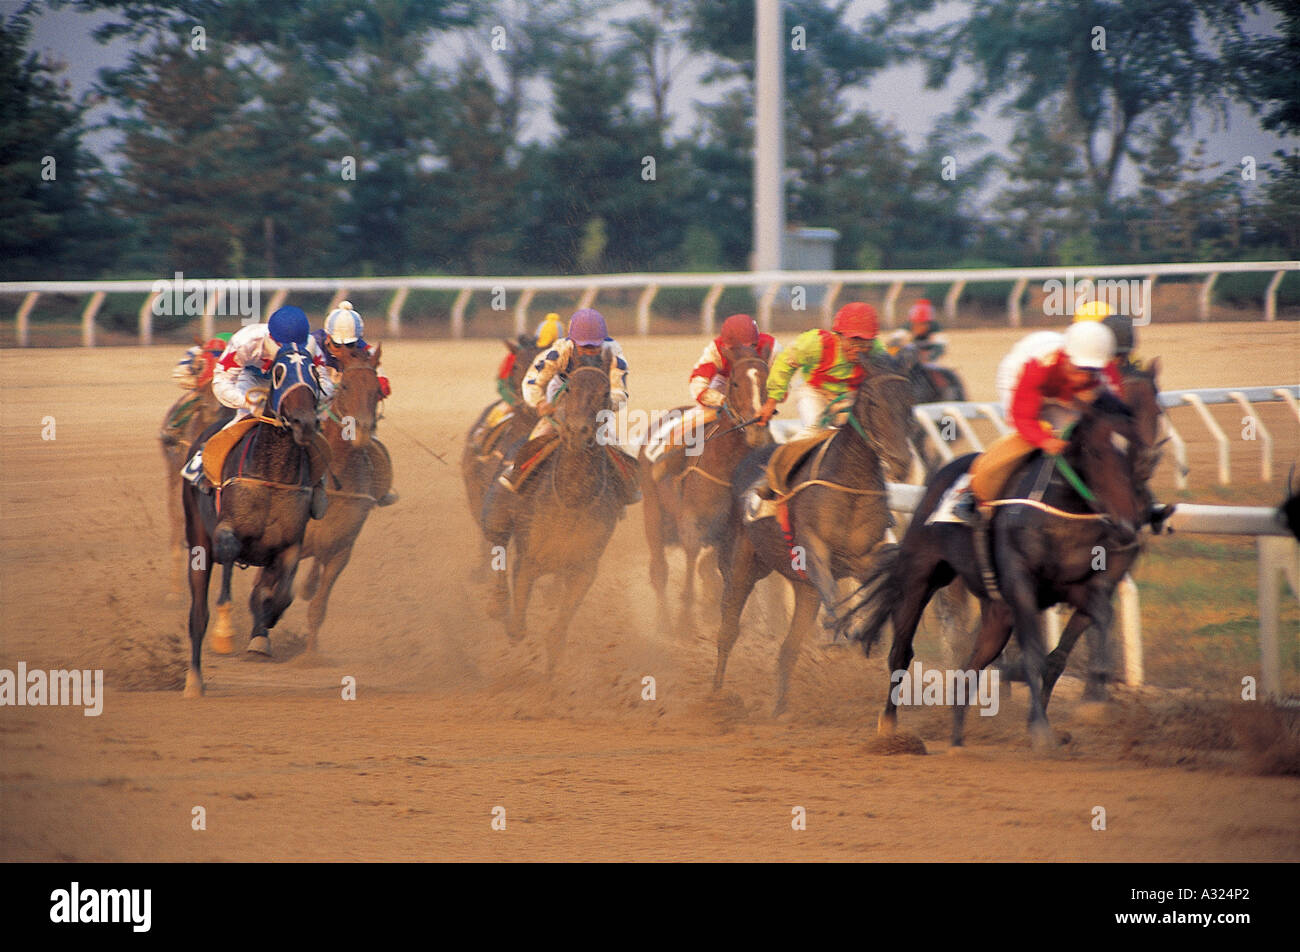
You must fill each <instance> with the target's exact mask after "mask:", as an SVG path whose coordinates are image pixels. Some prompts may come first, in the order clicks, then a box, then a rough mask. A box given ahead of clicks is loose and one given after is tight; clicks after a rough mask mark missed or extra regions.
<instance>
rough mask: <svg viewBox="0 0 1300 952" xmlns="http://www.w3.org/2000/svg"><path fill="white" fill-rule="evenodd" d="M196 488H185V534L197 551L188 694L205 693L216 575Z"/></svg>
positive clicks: (193, 560) (192, 587)
mask: <svg viewBox="0 0 1300 952" xmlns="http://www.w3.org/2000/svg"><path fill="white" fill-rule="evenodd" d="M194 492H195V490H192V489H188V488H187V489H185V490H184V491H183V507H184V514H185V537H186V541H187V542H188V543H189V545H190V552H191V553H193V554H192V556H191V558H190V561H189V587H190V624H189V634H190V666H189V670H188V671H186V672H185V695H184V696H185V697H187V698H195V697H202V696H203V674H202V672H201V670H200V660H201V658H202V654H203V633H204V632H205V631H207V628H208V583H209V581H210V580H211V578H212V541H211V539H209V538H208V533H207V530H206V529H205V528H204V526H203V517H202V516H201V515H200V514H199V506H198V502H197V501H196V500H194V499H193V498H192V497H191V494H192V493H194Z"/></svg>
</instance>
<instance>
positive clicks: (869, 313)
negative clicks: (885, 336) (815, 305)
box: [831, 301, 877, 340]
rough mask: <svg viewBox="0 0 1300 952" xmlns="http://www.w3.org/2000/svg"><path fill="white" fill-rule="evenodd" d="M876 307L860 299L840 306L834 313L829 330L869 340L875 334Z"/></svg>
mask: <svg viewBox="0 0 1300 952" xmlns="http://www.w3.org/2000/svg"><path fill="white" fill-rule="evenodd" d="M876 326H877V320H876V309H875V308H874V307H872V306H871V305H870V304H864V303H863V302H862V301H853V302H852V303H850V304H845V305H844V306H843V307H842V308H840V310H839V313H838V314H836V315H835V322H834V323H833V324H831V330H833V331H835V332H836V333H839V334H843V335H844V336H845V337H860V338H862V339H863V340H871V339H872V338H874V337H875V336H876Z"/></svg>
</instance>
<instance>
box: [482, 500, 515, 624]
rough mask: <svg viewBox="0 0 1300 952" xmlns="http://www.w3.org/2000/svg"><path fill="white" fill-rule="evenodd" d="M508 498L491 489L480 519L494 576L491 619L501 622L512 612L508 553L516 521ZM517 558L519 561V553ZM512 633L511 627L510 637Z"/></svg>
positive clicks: (485, 549)
mask: <svg viewBox="0 0 1300 952" xmlns="http://www.w3.org/2000/svg"><path fill="white" fill-rule="evenodd" d="M507 495H508V494H507V492H506V491H505V490H504V489H502V488H501V487H499V486H495V485H494V486H490V487H489V488H488V491H487V492H486V493H484V495H483V510H482V513H481V515H480V519H479V524H480V525H481V526H482V528H483V537H484V538H485V539H486V540H487V542H486V545H485V546H484V551H485V553H486V555H487V558H488V560H489V561H488V566H489V569H490V570H491V572H492V595H491V596H490V597H489V599H488V605H487V613H488V617H489V618H501V617H502V616H503V615H505V614H506V613H507V612H508V610H509V602H510V589H509V585H508V584H507V580H506V561H505V552H506V546H508V545H509V544H510V537H511V535H513V534H514V520H513V510H512V508H511V503H510V500H509V499H508V498H507ZM517 548H518V546H517V545H516V549H517ZM515 558H516V560H518V559H519V555H518V552H516V554H515ZM509 630H510V629H509V624H507V628H506V631H507V633H509ZM521 637H522V636H521Z"/></svg>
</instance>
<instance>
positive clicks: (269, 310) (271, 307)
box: [258, 288, 289, 322]
mask: <svg viewBox="0 0 1300 952" xmlns="http://www.w3.org/2000/svg"><path fill="white" fill-rule="evenodd" d="M288 296H289V289H288V288H277V289H276V291H275V293H274V294H272V295H271V301H270V303H269V304H267V305H266V313H265V314H259V315H258V316H259V317H260V318H261V319H262V321H263V322H266V321H268V320H270V319H271V315H272V314H274V313H275V312H276V311H278V310H280V308H281V307H283V306H284V301H285V299H286V298H287V297H288Z"/></svg>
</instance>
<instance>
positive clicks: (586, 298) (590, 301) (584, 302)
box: [574, 285, 600, 311]
mask: <svg viewBox="0 0 1300 952" xmlns="http://www.w3.org/2000/svg"><path fill="white" fill-rule="evenodd" d="M599 293H600V288H598V287H596V286H595V285H588V286H587V287H586V288H585V289H584V290H583V292H582V297H580V298H578V306H577V307H576V308H574V310H577V311H581V310H582V309H583V308H584V307H592V306H593V305H595V303H596V295H597V294H599Z"/></svg>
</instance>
